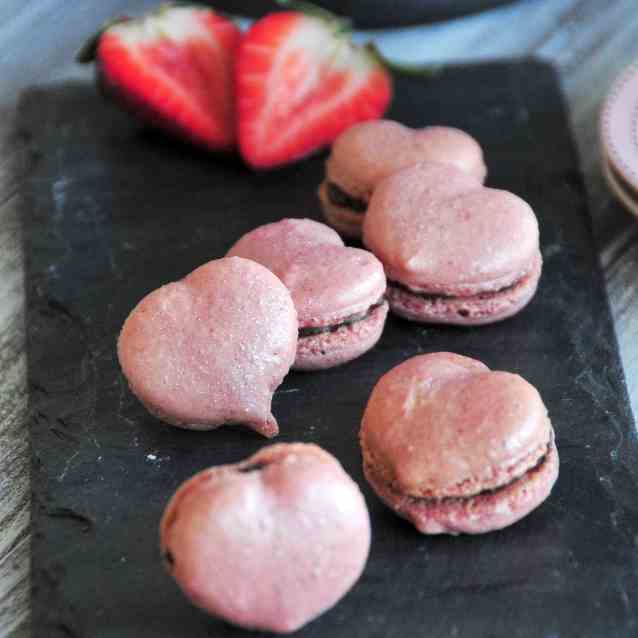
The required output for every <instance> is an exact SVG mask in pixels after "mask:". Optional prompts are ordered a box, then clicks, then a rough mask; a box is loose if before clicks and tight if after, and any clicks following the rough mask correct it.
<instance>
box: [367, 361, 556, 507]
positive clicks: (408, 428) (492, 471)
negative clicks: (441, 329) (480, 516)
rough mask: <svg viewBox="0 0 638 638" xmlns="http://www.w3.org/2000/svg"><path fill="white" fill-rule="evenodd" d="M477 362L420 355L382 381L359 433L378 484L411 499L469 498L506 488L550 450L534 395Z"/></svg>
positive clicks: (543, 417)
mask: <svg viewBox="0 0 638 638" xmlns="http://www.w3.org/2000/svg"><path fill="white" fill-rule="evenodd" d="M475 363H476V364H478V362H472V361H471V360H469V361H462V360H461V361H459V359H458V358H457V356H454V355H450V354H448V353H437V354H433V355H421V356H418V357H414V358H412V359H410V360H408V361H406V362H404V363H403V364H400V365H399V366H397V367H396V368H394V369H393V370H391V371H390V372H388V373H387V374H386V375H384V376H383V377H382V378H381V380H380V381H379V382H378V383H377V385H376V386H375V388H374V390H373V392H372V395H371V397H370V400H369V402H368V405H367V407H366V410H365V413H364V417H363V421H362V427H361V434H360V438H361V445H362V449H363V454H364V459H365V460H366V462H367V463H369V464H370V465H371V466H372V467H374V468H376V472H377V474H378V476H379V477H380V479H381V480H383V481H384V482H385V483H388V484H392V486H393V487H394V488H395V489H396V490H397V491H399V492H400V493H402V494H405V495H410V496H414V497H427V498H443V497H465V496H472V495H475V494H477V493H479V492H481V491H483V490H486V489H494V488H497V487H499V486H501V485H504V484H506V483H508V482H509V481H511V479H512V477H513V476H519V475H521V474H523V473H524V472H525V471H526V470H527V469H529V468H531V467H532V466H533V465H534V464H535V463H536V462H537V461H538V459H539V458H540V457H541V456H542V455H543V454H544V453H545V451H546V450H547V444H548V441H549V440H550V434H551V428H550V424H549V420H548V418H547V412H546V409H545V406H544V404H543V401H542V400H541V398H540V396H539V394H538V392H537V390H536V389H535V388H534V387H533V386H532V385H530V384H529V383H528V382H527V381H525V380H524V379H523V378H522V377H520V376H518V375H515V374H511V373H508V372H491V371H489V370H488V369H486V368H485V367H483V366H482V364H479V365H476V364H475Z"/></svg>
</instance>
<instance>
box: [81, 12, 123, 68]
mask: <svg viewBox="0 0 638 638" xmlns="http://www.w3.org/2000/svg"><path fill="white" fill-rule="evenodd" d="M129 20H130V18H129V17H128V16H118V17H117V18H113V19H111V20H109V21H108V22H105V23H104V24H103V25H102V26H101V27H100V28H99V29H98V31H97V32H96V33H94V34H93V35H92V36H91V37H90V38H89V39H88V40H87V41H86V42H85V43H84V44H83V45H82V46H81V47H80V50H79V51H78V52H77V53H76V54H75V61H76V62H79V63H80V64H88V63H89V62H94V61H95V58H96V57H97V48H98V45H99V44H100V38H101V37H102V36H103V35H104V32H105V31H108V30H109V29H110V28H111V27H112V26H114V25H116V24H119V23H120V22H128V21H129Z"/></svg>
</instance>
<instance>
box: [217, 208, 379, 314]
mask: <svg viewBox="0 0 638 638" xmlns="http://www.w3.org/2000/svg"><path fill="white" fill-rule="evenodd" d="M228 255H239V256H241V257H244V258H246V259H253V260H255V261H257V262H259V263H260V264H262V265H264V266H266V267H267V268H269V269H270V270H271V271H272V272H274V273H275V274H276V275H277V276H278V277H279V278H280V279H281V281H282V282H283V283H284V284H285V285H286V286H287V288H288V289H289V290H290V294H291V296H292V298H293V301H294V303H295V307H296V308H297V313H298V317H299V326H300V327H306V326H327V325H333V324H335V323H338V322H339V321H341V320H343V319H344V318H347V317H348V316H350V315H354V314H358V313H361V312H365V311H366V310H368V308H369V307H370V306H371V305H373V304H374V303H376V302H377V301H378V300H379V299H380V298H381V296H382V295H383V293H384V292H385V289H386V279H385V273H384V270H383V266H382V264H381V262H379V260H378V259H377V258H376V257H375V256H374V255H373V254H372V253H370V252H368V251H367V250H361V249H360V248H349V247H346V246H345V245H344V243H343V241H342V240H341V238H340V237H339V235H337V233H336V232H335V231H333V230H332V229H330V228H328V227H327V226H325V225H324V224H320V223H318V222H314V221H312V220H309V219H284V220H282V221H280V222H276V223H273V224H266V225H265V226H261V227H259V228H256V229H255V230H253V231H251V232H249V233H248V234H246V235H244V236H243V237H242V238H241V239H240V240H239V241H238V242H237V243H236V244H235V245H234V246H233V247H232V248H231V249H230V250H229V251H228Z"/></svg>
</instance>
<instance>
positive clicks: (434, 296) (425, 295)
mask: <svg viewBox="0 0 638 638" xmlns="http://www.w3.org/2000/svg"><path fill="white" fill-rule="evenodd" d="M525 277H527V274H525V275H523V276H522V277H521V278H520V279H518V280H516V281H515V282H514V283H512V284H509V286H503V288H499V289H498V290H492V291H490V292H483V293H478V294H477V295H470V296H467V297H459V296H457V295H446V294H443V293H440V292H439V293H430V292H420V291H418V290H412V288H410V287H408V286H406V285H404V284H402V283H399V282H398V281H391V280H388V288H397V289H399V290H403V291H404V292H407V293H408V294H410V295H414V296H415V297H419V298H421V299H427V300H429V301H438V300H439V299H441V300H443V299H447V300H450V299H488V298H489V297H491V296H492V295H498V294H500V293H503V292H507V291H509V290H514V288H516V286H518V285H519V284H520V282H521V281H523V279H525Z"/></svg>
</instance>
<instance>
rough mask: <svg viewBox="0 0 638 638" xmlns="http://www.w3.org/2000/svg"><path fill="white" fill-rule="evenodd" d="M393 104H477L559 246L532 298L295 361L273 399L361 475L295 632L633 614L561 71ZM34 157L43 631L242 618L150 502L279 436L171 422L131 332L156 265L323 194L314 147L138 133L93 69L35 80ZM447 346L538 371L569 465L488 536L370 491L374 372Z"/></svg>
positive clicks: (208, 247)
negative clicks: (152, 405) (345, 527)
mask: <svg viewBox="0 0 638 638" xmlns="http://www.w3.org/2000/svg"><path fill="white" fill-rule="evenodd" d="M396 93H397V98H396V101H395V104H394V107H393V110H392V112H391V113H390V115H391V116H392V117H394V118H396V119H398V120H401V121H403V122H405V123H407V124H410V125H414V126H419V125H424V124H427V123H433V122H438V123H444V124H452V125H458V126H461V127H464V128H466V129H467V130H469V131H470V132H471V133H473V134H474V135H476V136H477V137H478V139H479V140H480V141H481V143H482V144H483V145H484V147H485V149H486V151H487V161H488V165H489V168H490V179H489V181H490V183H491V184H494V185H498V186H500V187H503V188H507V189H510V190H512V191H514V192H516V193H519V194H520V195H522V196H523V197H524V198H526V199H527V200H529V202H530V203H531V204H532V206H533V207H534V208H535V210H536V211H537V213H538V215H539V218H540V223H541V229H542V248H543V253H544V256H545V269H544V274H543V278H542V282H541V286H540V291H539V293H538V295H537V296H536V298H535V299H534V301H533V303H532V304H531V305H530V306H529V308H528V309H526V310H525V311H524V312H523V313H521V314H520V315H519V316H517V317H515V318H514V319H512V320H510V321H507V322H505V323H502V324H499V325H494V326H491V327H484V328H476V329H456V328H426V327H423V326H419V325H415V324H411V323H408V322H404V321H400V320H397V319H392V320H390V321H389V323H388V326H387V329H386V332H385V334H384V335H383V338H382V340H381V342H380V344H379V346H378V347H377V348H376V349H375V350H374V351H373V352H371V353H369V354H368V355H366V356H364V357H363V358H361V359H359V360H358V361H355V362H353V363H351V364H349V365H346V366H344V367H342V368H339V369H335V370H331V371H326V372H322V373H316V374H300V373H296V374H291V375H290V376H289V377H288V378H287V379H286V381H285V382H284V384H283V386H282V387H281V388H280V390H279V391H278V392H277V394H276V396H275V399H274V411H275V414H276V415H277V417H278V419H279V422H280V425H281V431H282V434H281V436H280V439H279V440H281V441H295V440H301V441H315V442H317V443H319V444H321V445H322V446H324V447H325V448H327V449H328V450H329V451H331V452H333V453H334V454H336V455H337V456H338V457H339V459H340V460H341V461H342V463H343V464H344V466H345V468H346V469H347V471H348V472H350V474H351V475H352V476H353V477H354V478H355V479H356V480H357V481H359V483H360V484H361V485H362V487H363V489H364V492H365V495H366V498H367V500H368V504H369V507H370V511H371V516H372V521H373V529H374V540H373V546H372V552H371V556H370V561H369V564H368V567H367V569H366V571H365V573H364V575H363V577H362V579H361V581H360V582H359V583H358V585H357V586H356V587H355V589H354V590H353V591H352V592H351V593H350V594H349V595H348V596H347V597H346V598H345V600H343V601H342V602H341V604H339V605H338V606H337V607H336V608H335V609H334V610H333V611H332V612H330V613H328V614H326V615H325V616H323V617H322V618H321V619H320V620H319V621H317V622H315V623H313V624H311V625H310V626H309V627H307V628H306V629H305V630H303V631H302V632H301V633H300V634H299V635H300V636H304V637H313V636H314V637H318V636H331V637H332V638H338V637H341V636H344V637H345V636H347V637H348V638H360V637H361V638H363V637H366V638H373V637H378V638H393V637H397V638H399V637H400V638H405V637H408V636H417V635H427V636H428V637H430V638H442V637H444V636H445V637H457V638H465V637H467V638H470V637H471V638H485V637H501V636H502V637H508V638H512V637H530V638H531V637H539V636H542V637H545V638H551V637H555V636H561V637H563V638H564V637H571V636H574V637H576V636H578V637H579V638H583V637H594V636H600V637H609V636H622V637H630V636H636V635H637V633H638V614H637V608H636V600H637V599H638V598H637V597H638V549H637V546H638V499H637V498H636V485H637V478H638V441H637V440H636V433H635V429H634V424H633V420H632V417H631V414H630V410H629V407H628V402H627V396H626V391H625V386H624V382H623V375H622V370H621V367H620V363H619V358H618V352H617V346H616V342H615V338H614V332H613V328H612V323H611V320H610V315H609V310H608V306H607V302H606V299H605V295H604V292H603V282H602V280H601V275H600V272H599V268H598V264H597V260H596V257H595V250H594V246H593V244H592V236H591V230H590V223H589V217H588V213H587V210H586V203H585V193H584V188H583V182H582V179H581V175H580V172H579V168H578V163H577V159H576V156H575V153H574V147H573V144H572V141H571V138H570V134H569V127H568V123H567V118H566V114H565V111H564V107H563V102H562V99H561V96H560V93H559V90H558V87H557V81H556V77H555V74H554V72H553V71H552V70H551V69H550V68H549V67H547V66H545V65H543V64H541V63H538V62H533V61H527V62H525V61H523V62H513V63H499V64H489V65H485V66H471V67H460V68H449V69H445V70H443V71H441V72H439V73H438V74H436V75H434V76H418V75H410V76H402V77H398V78H397V82H396ZM20 109H21V114H22V126H23V128H24V129H25V130H26V131H27V132H28V133H29V134H30V136H31V138H32V149H33V155H34V171H33V174H32V177H31V179H30V181H29V182H28V188H27V190H28V192H27V193H26V196H27V197H26V200H27V205H26V207H25V211H24V220H25V241H26V254H27V257H28V274H27V278H28V292H29V297H28V324H27V326H28V346H29V379H30V388H31V400H32V414H33V418H32V422H31V433H32V445H33V489H34V499H33V527H34V533H33V612H34V635H35V636H37V637H40V636H41V637H45V636H46V637H47V638H56V637H58V636H61V637H68V636H73V637H77V636H86V637H91V638H92V637H99V638H107V637H117V638H126V637H128V636H131V637H132V636H135V637H136V638H143V637H146V636H149V637H150V636H152V637H154V638H164V637H166V638H168V637H171V638H172V637H175V636H189V638H198V637H204V636H216V637H226V636H228V637H230V636H241V635H245V634H244V633H243V632H241V631H240V630H237V629H235V628H232V627H229V626H227V625H225V624H224V623H222V622H220V621H217V620H214V619H211V618H208V617H207V616H206V615H204V614H203V613H201V612H199V611H197V610H195V609H194V608H192V607H191V606H190V605H189V603H188V602H187V601H186V600H185V599H184V598H183V597H182V595H181V594H180V592H179V591H178V589H177V587H176V586H175V585H174V584H173V582H172V581H171V579H170V578H169V577H168V576H167V575H166V574H165V573H164V571H163V569H162V566H161V563H160V560H159V556H158V549H157V531H156V530H157V523H158V520H159V518H160V515H161V512H162V510H163V508H164V506H165V504H166V502H167V499H168V498H169V497H170V495H171V494H172V492H173V491H174V490H175V488H176V487H177V486H178V485H179V484H180V483H181V482H182V481H183V480H184V479H186V478H188V477H189V476H191V475H192V474H193V473H195V472H197V471H199V470H201V469H203V468H205V467H207V466H209V465H213V464H217V463H225V462H231V461H232V462H234V461H237V460H239V459H242V458H244V457H246V456H248V455H249V454H252V453H253V452H254V451H255V450H257V449H258V448H260V447H261V446H263V445H266V443H267V442H266V440H265V439H262V438H260V437H259V436H257V435H255V434H253V433H251V432H249V431H246V430H244V429H242V428H240V427H232V428H230V427H229V428H222V429H220V430H217V431H214V432H210V433H192V432H191V433H189V432H183V431H179V430H176V429H172V428H169V427H166V426H163V425H161V424H160V423H159V422H158V421H157V420H156V419H154V418H153V417H151V416H150V415H148V414H147V413H146V412H145V410H144V409H143V408H142V407H141V406H140V405H139V404H138V402H137V401H136V400H135V399H134V398H133V397H132V396H131V394H130V393H129V391H128V390H127V388H126V384H125V383H124V381H123V379H122V377H121V375H120V372H119V369H118V365H117V360H116V355H115V339H116V335H117V333H118V330H119V328H120V326H121V324H122V322H123V320H124V318H125V317H126V315H127V313H128V312H129V310H130V309H131V308H132V307H133V305H134V304H135V303H136V302H137V301H138V300H139V299H140V298H141V297H142V296H143V295H145V294H146V293H147V292H149V291H150V290H152V289H154V288H156V287H157V286H159V285H161V284H163V283H165V282H167V281H169V280H173V279H176V278H179V277H181V276H183V275H185V274H186V273H188V272H189V271H190V270H192V269H193V268H194V267H196V266H198V265H200V264H201V263H203V262H205V261H207V260H209V259H212V258H215V257H219V256H221V255H223V254H224V252H225V251H226V249H227V248H228V247H229V246H230V244H231V243H232V242H233V241H234V240H235V239H236V238H237V237H239V236H240V235H241V234H242V233H244V232H246V231H248V230H249V229H251V228H253V227H254V226H256V225H258V224H262V223H264V222H268V221H273V220H276V219H278V218H280V217H283V216H303V215H313V216H318V209H317V203H316V200H315V188H316V186H317V184H318V182H319V181H320V178H321V175H322V164H323V160H322V158H321V157H317V158H314V159H312V160H310V161H307V162H304V163H301V164H299V165H297V166H294V167H291V168H289V169H286V170H282V171H279V172H276V173H272V174H269V175H253V174H250V173H249V172H248V171H247V170H246V169H245V168H243V167H242V165H241V164H240V163H239V162H238V161H237V160H226V161H223V160H220V159H216V158H212V157H210V156H207V155H204V154H202V153H198V152H196V151H192V150H191V149H189V148H187V147H186V146H182V145H180V144H177V143H173V142H171V141H167V140H165V139H164V138H162V137H161V136H159V135H152V134H151V135H149V134H148V133H145V134H142V133H141V132H140V131H139V129H137V128H136V126H135V125H134V124H132V123H130V122H129V120H128V119H127V118H126V116H124V115H122V114H120V113H118V112H116V111H115V110H112V109H111V108H110V107H109V106H107V105H104V104H103V103H102V102H101V100H100V99H99V98H98V97H97V96H96V94H95V92H94V90H93V88H92V87H91V86H89V85H88V84H67V85H58V86H50V87H45V88H38V89H33V90H32V91H30V92H29V93H27V94H26V95H25V96H24V99H23V100H22V103H21V107H20ZM436 350H452V351H456V352H460V353H464V354H467V355H470V356H473V357H477V358H479V359H481V360H483V361H485V362H486V363H487V364H488V365H489V366H491V367H492V368H495V369H505V370H511V371H515V372H518V373H520V374H522V375H524V376H525V377H526V378H527V379H529V381H531V382H532V383H534V384H535V385H537V387H538V388H539V390H540V392H541V394H542V396H543V397H544V399H545V401H546V403H547V405H548V407H549V411H550V414H551V417H552V419H553V421H554V424H555V427H556V431H557V441H558V447H559V450H560V454H561V459H562V466H561V476H560V479H559V482H558V484H557V487H556V489H555V491H554V492H553V494H552V496H551V498H550V500H549V501H548V502H547V503H546V504H544V505H543V506H542V507H541V508H540V509H538V510H537V511H536V512H534V513H533V514H532V515H531V516H530V517H528V518H527V519H525V520H524V521H522V522H520V523H519V524H517V525H515V526H513V527H511V528H510V529H507V530H505V531H502V532H498V533H494V534H491V535H487V536H483V537H475V538H470V537H463V538H425V537H422V536H420V535H418V534H417V533H416V532H415V531H414V530H413V528H412V527H411V526H410V525H408V524H407V523H405V522H404V521H402V520H400V519H398V518H396V517H395V516H393V515H392V514H391V513H390V512H389V510H387V509H386V508H385V507H383V506H382V505H381V504H380V502H379V501H378V500H377V499H376V498H375V497H374V496H373V495H372V493H371V491H370V489H368V487H367V486H366V485H365V483H364V481H363V477H362V472H361V464H360V458H359V450H358V444H357V436H356V434H357V431H358V425H359V421H360V417H361V414H362V410H363V407H364V405H365V402H366V399H367V397H368V395H369V393H370V390H371V388H372V386H373V384H374V383H375V382H376V380H377V379H378V378H379V376H380V375H381V374H382V373H383V372H385V371H387V370H388V369H389V368H391V367H392V366H394V365H395V364H397V363H399V362H400V361H402V360H404V359H405V358H407V357H409V356H412V355H414V354H417V353H421V352H430V351H436Z"/></svg>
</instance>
